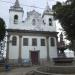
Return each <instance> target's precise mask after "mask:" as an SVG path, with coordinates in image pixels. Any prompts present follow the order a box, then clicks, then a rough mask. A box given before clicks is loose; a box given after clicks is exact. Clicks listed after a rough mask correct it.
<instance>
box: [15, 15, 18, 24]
mask: <svg viewBox="0 0 75 75" xmlns="http://www.w3.org/2000/svg"><path fill="white" fill-rule="evenodd" d="M17 23H18V15H15V16H14V24H17Z"/></svg>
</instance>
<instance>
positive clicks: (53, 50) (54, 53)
mask: <svg viewBox="0 0 75 75" xmlns="http://www.w3.org/2000/svg"><path fill="white" fill-rule="evenodd" d="M51 38H54V41H55V46H51V40H50V39H51ZM49 56H50V58H56V57H57V42H56V38H55V37H50V38H49Z"/></svg>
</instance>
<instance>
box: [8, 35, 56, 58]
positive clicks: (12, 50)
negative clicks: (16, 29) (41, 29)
mask: <svg viewBox="0 0 75 75" xmlns="http://www.w3.org/2000/svg"><path fill="white" fill-rule="evenodd" d="M12 37H13V36H11V37H10V40H12ZM16 37H17V46H12V43H11V42H10V44H9V59H18V57H19V36H16ZM23 38H28V46H23ZM32 38H36V39H37V46H32ZM50 38H51V37H50ZM50 38H49V41H48V42H49V57H50V58H54V57H57V45H56V38H54V40H55V46H53V47H52V46H51V41H50ZM41 39H45V46H41ZM21 40H22V42H21V57H22V59H30V51H39V53H40V54H39V56H40V59H47V40H46V37H44V36H22V39H21Z"/></svg>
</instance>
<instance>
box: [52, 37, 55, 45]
mask: <svg viewBox="0 0 75 75" xmlns="http://www.w3.org/2000/svg"><path fill="white" fill-rule="evenodd" d="M51 46H55V40H54V38H51Z"/></svg>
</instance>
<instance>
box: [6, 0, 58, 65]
mask: <svg viewBox="0 0 75 75" xmlns="http://www.w3.org/2000/svg"><path fill="white" fill-rule="evenodd" d="M9 15H10V17H9V26H8V28H7V34H8V35H7V54H6V57H7V59H8V62H9V63H31V64H39V63H40V64H44V63H47V62H48V61H49V60H51V59H52V58H55V57H57V32H56V24H55V21H54V18H53V12H52V10H51V9H50V7H49V5H48V4H47V6H46V8H45V10H44V12H43V14H42V15H41V14H40V13H38V12H37V11H35V10H32V11H30V12H27V18H26V19H25V21H23V15H24V11H23V8H22V7H20V4H19V1H18V0H16V2H15V4H14V5H13V6H11V7H10V9H9Z"/></svg>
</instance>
